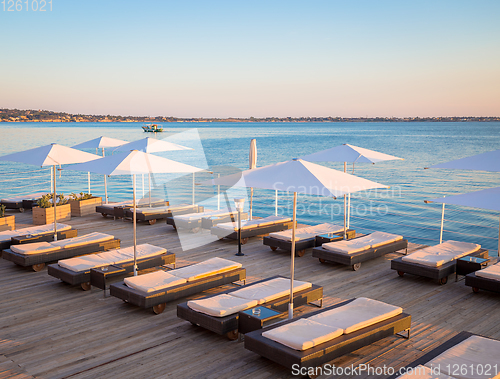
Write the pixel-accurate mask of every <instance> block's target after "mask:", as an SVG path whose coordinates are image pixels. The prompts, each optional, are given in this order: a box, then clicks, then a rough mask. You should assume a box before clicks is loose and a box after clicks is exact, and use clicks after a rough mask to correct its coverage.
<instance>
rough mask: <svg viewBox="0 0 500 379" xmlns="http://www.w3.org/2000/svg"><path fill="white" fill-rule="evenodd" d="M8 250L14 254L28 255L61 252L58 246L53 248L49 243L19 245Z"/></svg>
mask: <svg viewBox="0 0 500 379" xmlns="http://www.w3.org/2000/svg"><path fill="white" fill-rule="evenodd" d="M10 249H11V250H12V251H13V252H14V253H18V254H24V255H30V254H41V253H48V252H50V251H56V250H61V247H60V246H54V245H52V244H51V243H49V242H34V243H23V244H21V245H11V246H10Z"/></svg>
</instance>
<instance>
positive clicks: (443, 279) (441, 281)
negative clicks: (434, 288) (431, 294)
mask: <svg viewBox="0 0 500 379" xmlns="http://www.w3.org/2000/svg"><path fill="white" fill-rule="evenodd" d="M446 283H448V277H447V276H445V277H444V278H441V279H439V284H441V285H443V284H446Z"/></svg>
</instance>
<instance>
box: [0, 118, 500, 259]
mask: <svg viewBox="0 0 500 379" xmlns="http://www.w3.org/2000/svg"><path fill="white" fill-rule="evenodd" d="M142 125H143V124H142V123H43V122H37V123H29V122H26V123H0V156H3V155H6V154H9V153H14V152H20V151H24V150H28V149H32V148H36V147H39V146H43V145H47V144H50V143H58V144H61V145H66V146H74V145H76V144H79V143H82V142H85V141H87V140H91V139H94V138H97V137H100V136H106V137H112V138H117V139H121V140H125V141H135V140H138V139H141V138H145V137H151V138H157V139H165V140H167V141H170V142H174V143H177V144H181V145H183V146H187V147H190V148H192V149H193V150H187V151H168V152H160V153H155V154H157V155H160V156H163V157H165V158H169V159H172V160H175V161H179V162H183V163H187V164H190V165H193V166H196V167H200V168H203V169H206V170H207V171H205V172H202V173H197V174H195V175H194V177H193V175H192V174H188V175H180V174H176V175H173V174H153V175H152V177H151V178H148V176H147V175H146V176H145V177H144V176H139V177H137V179H136V183H137V188H138V190H137V193H138V196H139V197H144V198H145V199H147V198H149V193H150V191H151V196H152V197H154V198H157V197H161V198H165V199H167V200H169V201H170V203H171V204H174V203H191V202H193V201H194V202H195V203H198V204H201V205H204V206H205V208H209V209H217V208H218V207H226V206H227V205H231V204H232V203H233V199H234V197H245V198H246V199H247V200H246V201H245V208H246V210H248V206H249V203H250V190H249V189H248V190H247V189H234V188H227V187H221V188H217V186H213V185H211V184H210V179H212V178H217V177H219V176H224V175H227V174H232V173H237V172H240V171H242V170H246V169H248V165H249V147H250V141H251V140H252V139H256V142H257V167H261V166H265V165H269V164H273V163H277V162H282V161H286V160H290V159H293V158H300V157H302V156H305V155H308V154H311V153H314V152H317V151H321V150H324V149H328V148H331V147H334V146H337V145H341V144H346V143H347V144H350V145H355V146H359V147H363V148H367V149H371V150H375V151H379V152H383V153H386V154H390V155H394V156H396V157H400V158H403V159H404V160H391V161H385V162H380V163H376V164H367V163H357V164H355V165H354V166H353V165H352V164H349V163H348V164H347V172H349V173H353V174H354V175H357V176H361V177H363V178H366V179H370V180H373V181H376V182H378V183H382V184H385V185H387V186H390V188H389V189H383V190H371V191H361V192H358V193H353V194H352V195H351V200H350V227H351V228H352V229H355V230H356V231H359V232H362V233H369V232H371V231H375V230H380V231H386V232H390V233H397V234H402V235H403V236H404V237H405V238H407V239H408V240H409V241H410V242H414V243H419V244H425V245H432V244H436V243H438V242H439V238H440V224H441V211H442V205H441V204H437V203H425V202H424V200H430V199H436V198H439V197H443V196H447V195H453V194H461V193H466V192H472V191H477V190H481V189H486V188H491V187H496V186H499V185H500V173H492V172H482V171H466V170H443V169H432V168H431V169H426V168H427V167H429V166H431V165H434V164H437V163H441V162H447V161H450V160H454V159H458V158H463V157H467V156H471V155H475V154H479V153H483V152H486V151H492V150H497V149H499V148H500V122H339V123H327V122H324V123H278V122H274V123H226V122H224V123H219V122H178V123H163V124H161V125H162V126H163V128H164V132H163V133H156V134H154V135H153V133H144V132H143V131H142V128H141V126H142ZM86 151H88V152H92V153H96V151H95V149H88V150H86ZM97 153H98V154H99V155H102V153H103V152H102V150H99V151H98V152H97ZM104 153H105V155H110V154H117V152H116V151H113V149H106V150H105V152H104ZM320 164H322V165H325V166H327V167H330V168H333V169H336V170H341V171H343V170H344V164H343V163H341V162H322V163H320ZM70 168H71V166H62V167H58V170H57V178H56V179H57V190H58V192H59V193H61V192H62V193H64V194H65V195H69V194H71V193H76V194H77V193H81V192H83V193H87V192H89V190H90V192H91V193H92V194H94V195H99V196H104V178H103V176H102V175H97V174H88V173H85V172H79V171H73V170H71V169H70ZM89 176H90V188H89ZM150 183H151V184H150ZM304 185H306V186H307V183H304ZM107 188H108V197H109V200H110V201H121V200H126V199H130V198H132V178H131V176H111V177H108V178H107ZM150 188H151V190H150ZM50 190H51V177H50V168H49V167H38V166H33V165H28V164H23V163H15V162H7V161H0V198H6V197H11V196H15V195H25V194H29V193H34V192H40V191H47V192H49V191H50ZM292 199H293V195H292V194H291V193H285V192H279V193H278V194H277V207H276V193H275V191H273V190H263V189H255V190H254V191H253V197H252V209H253V215H255V216H262V217H263V216H268V215H273V214H275V213H277V214H279V215H291V214H292ZM343 209H344V207H343V198H338V199H333V198H326V197H318V196H309V195H299V196H298V200H297V219H298V222H299V223H303V224H310V225H314V224H319V223H323V222H332V223H335V224H339V225H342V223H343ZM498 236H499V214H498V212H493V211H488V210H483V209H475V208H469V207H459V206H453V205H446V207H445V220H444V232H443V240H458V241H466V242H475V243H478V244H481V245H482V246H483V247H484V248H487V249H490V254H491V255H496V254H497V246H498V238H499V237H498Z"/></svg>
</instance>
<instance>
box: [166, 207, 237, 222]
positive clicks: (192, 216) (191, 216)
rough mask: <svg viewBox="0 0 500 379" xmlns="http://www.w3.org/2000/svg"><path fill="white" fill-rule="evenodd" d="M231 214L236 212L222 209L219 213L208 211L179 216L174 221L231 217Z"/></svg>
mask: <svg viewBox="0 0 500 379" xmlns="http://www.w3.org/2000/svg"><path fill="white" fill-rule="evenodd" d="M231 213H234V212H232V211H230V210H229V209H221V210H218V211H211V210H206V211H204V212H200V213H188V214H185V215H178V216H175V217H174V219H175V220H180V221H186V222H187V221H195V220H201V219H202V218H209V217H213V216H226V215H229V214H231Z"/></svg>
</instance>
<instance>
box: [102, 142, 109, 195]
mask: <svg viewBox="0 0 500 379" xmlns="http://www.w3.org/2000/svg"><path fill="white" fill-rule="evenodd" d="M102 157H103V158H104V147H103V148H102ZM104 203H105V204H107V203H108V183H107V178H106V175H104Z"/></svg>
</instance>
